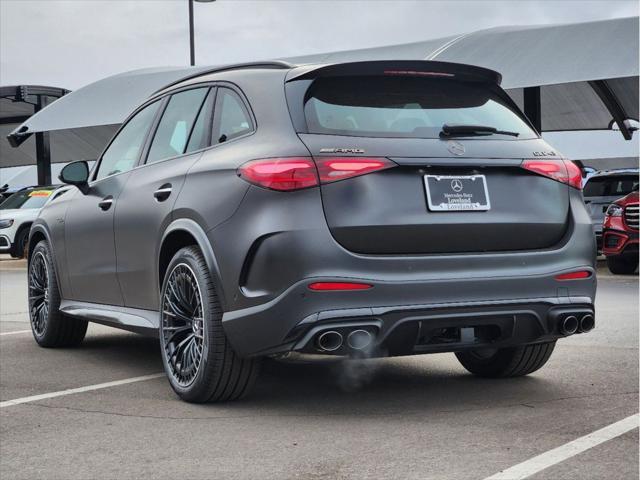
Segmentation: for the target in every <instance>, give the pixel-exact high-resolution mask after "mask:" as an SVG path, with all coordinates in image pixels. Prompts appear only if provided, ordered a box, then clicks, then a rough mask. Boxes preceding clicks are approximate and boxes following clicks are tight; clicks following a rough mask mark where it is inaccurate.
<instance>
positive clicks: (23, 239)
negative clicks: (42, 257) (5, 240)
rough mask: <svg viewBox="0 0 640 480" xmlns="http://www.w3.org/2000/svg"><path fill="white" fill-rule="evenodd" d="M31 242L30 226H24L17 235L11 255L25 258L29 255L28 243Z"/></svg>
mask: <svg viewBox="0 0 640 480" xmlns="http://www.w3.org/2000/svg"><path fill="white" fill-rule="evenodd" d="M28 244H29V228H25V227H23V228H22V229H21V230H20V231H19V232H18V234H17V235H16V238H15V241H14V245H13V249H12V250H11V256H12V257H13V258H25V257H26V256H27V245H28Z"/></svg>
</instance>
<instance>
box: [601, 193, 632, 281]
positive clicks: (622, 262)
mask: <svg viewBox="0 0 640 480" xmlns="http://www.w3.org/2000/svg"><path fill="white" fill-rule="evenodd" d="M638 215H639V208H638V191H637V190H636V191H635V192H631V193H630V194H629V195H627V196H626V197H623V198H621V199H619V200H616V201H615V202H614V203H612V204H611V205H609V208H607V212H606V214H605V217H604V224H603V225H602V247H603V248H602V253H604V255H605V256H606V257H607V266H608V267H609V270H611V273H633V272H635V271H636V268H638V218H639V217H638Z"/></svg>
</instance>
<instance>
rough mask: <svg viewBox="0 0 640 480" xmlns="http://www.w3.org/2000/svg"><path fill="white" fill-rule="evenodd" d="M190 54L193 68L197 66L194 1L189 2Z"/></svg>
mask: <svg viewBox="0 0 640 480" xmlns="http://www.w3.org/2000/svg"><path fill="white" fill-rule="evenodd" d="M189 52H190V54H191V56H190V59H191V63H190V65H191V66H192V67H193V66H194V65H195V64H196V46H195V39H194V34H193V0H189Z"/></svg>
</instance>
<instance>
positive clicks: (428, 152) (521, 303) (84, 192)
mask: <svg viewBox="0 0 640 480" xmlns="http://www.w3.org/2000/svg"><path fill="white" fill-rule="evenodd" d="M499 84H500V75H499V74H497V73H496V72H493V71H490V70H486V69H483V68H478V67H471V66H466V65H458V64H451V63H440V62H428V61H419V62H415V61H383V62H359V63H346V64H333V65H304V66H292V65H288V64H285V63H281V62H273V63H266V64H255V65H240V66H231V67H226V68H220V69H216V70H212V71H210V72H206V73H200V74H198V75H197V76H193V77H190V78H187V79H183V80H182V81H180V82H179V83H177V84H174V85H170V86H167V88H165V89H164V90H163V91H160V92H158V93H157V94H155V95H154V96H153V97H152V98H149V99H148V101H146V102H145V103H144V104H143V105H141V106H140V107H139V108H138V109H137V110H136V111H135V112H133V114H132V115H131V116H130V117H129V119H128V120H127V121H126V122H125V123H124V124H123V125H122V127H121V128H120V130H119V131H118V133H117V134H116V135H115V137H114V138H113V140H112V141H111V143H110V144H109V145H108V147H107V148H106V150H105V151H104V153H103V154H102V155H101V157H100V158H99V160H98V161H97V162H96V165H95V167H94V168H93V170H92V171H91V172H89V169H88V166H87V164H86V163H85V162H75V163H71V164H69V165H68V166H66V167H65V169H64V170H63V172H62V174H61V176H60V178H61V180H62V181H63V182H65V183H67V184H71V185H75V186H76V187H77V188H73V189H71V190H68V189H67V190H66V191H64V193H63V194H61V195H59V196H58V197H57V198H55V199H53V200H52V201H51V202H50V203H49V204H48V205H47V207H46V208H44V209H43V211H42V212H41V214H40V217H39V218H38V219H37V220H36V221H35V222H34V224H33V227H32V229H31V236H30V240H29V242H30V249H29V252H30V254H29V310H30V316H31V325H32V328H33V334H34V337H35V339H36V341H37V342H38V343H39V344H40V345H42V346H44V347H60V346H71V345H76V344H78V343H80V342H81V341H82V339H83V337H84V335H85V332H86V328H87V321H93V322H98V323H103V324H106V325H111V326H114V327H118V328H123V329H127V330H131V331H135V332H140V333H147V334H152V335H157V336H158V337H159V339H160V351H161V355H162V358H163V362H164V367H165V370H166V373H167V376H168V378H169V381H170V384H171V386H172V387H173V389H174V390H175V391H176V392H177V393H178V395H179V396H180V397H181V398H183V399H184V400H187V401H192V402H205V401H223V400H231V399H236V398H239V397H241V396H242V395H243V394H245V393H246V392H247V391H248V390H249V389H250V387H251V385H252V383H253V382H254V380H255V378H256V376H257V373H258V369H259V364H260V358H261V357H264V356H274V355H280V354H285V353H288V352H300V353H311V354H324V355H340V356H358V357H372V356H396V355H414V354H422V353H432V352H455V354H456V355H457V357H458V359H459V360H460V362H461V363H462V365H463V366H464V367H465V368H466V369H467V370H469V371H470V372H472V373H474V374H477V375H480V376H486V377H508V376H518V375H526V374H528V373H531V372H533V371H535V370H537V369H538V368H540V367H541V366H542V365H544V364H545V362H546V361H547V360H548V359H549V356H550V355H551V352H552V351H553V348H554V346H555V342H556V340H557V339H558V338H561V337H564V336H568V335H572V334H574V333H580V332H587V331H589V330H591V329H592V328H593V327H594V308H593V299H594V295H595V290H596V279H595V275H594V261H595V245H594V238H593V233H592V229H591V220H590V218H589V215H588V213H587V211H586V209H585V206H584V204H583V201H582V196H581V192H580V185H581V175H580V171H579V169H578V168H577V167H576V166H575V165H574V164H573V163H572V162H570V161H568V160H566V159H564V158H562V157H561V156H560V155H559V154H557V153H556V152H555V151H554V150H553V149H552V148H551V147H549V145H548V144H546V143H545V142H544V141H543V140H542V139H541V138H540V136H539V135H538V133H536V131H535V130H534V129H533V128H532V127H531V125H530V124H529V122H528V121H527V119H526V118H525V117H524V115H523V114H522V113H521V112H520V111H519V110H518V108H517V107H516V105H515V104H514V103H513V102H512V100H511V99H510V98H509V97H508V96H507V95H506V94H505V92H504V91H503V90H502V89H501V88H500V87H499Z"/></svg>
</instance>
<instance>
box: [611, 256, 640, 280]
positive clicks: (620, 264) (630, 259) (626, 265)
mask: <svg viewBox="0 0 640 480" xmlns="http://www.w3.org/2000/svg"><path fill="white" fill-rule="evenodd" d="M607 267H609V271H610V272H611V273H613V274H615V275H629V274H631V273H634V272H635V271H636V268H638V257H637V256H631V255H627V256H624V255H616V256H613V257H607Z"/></svg>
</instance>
